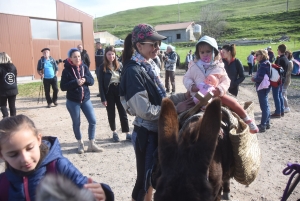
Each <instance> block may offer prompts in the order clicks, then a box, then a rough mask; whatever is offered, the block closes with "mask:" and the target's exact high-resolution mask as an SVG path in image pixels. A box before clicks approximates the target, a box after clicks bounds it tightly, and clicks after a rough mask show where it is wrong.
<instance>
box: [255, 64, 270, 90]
mask: <svg viewBox="0 0 300 201" xmlns="http://www.w3.org/2000/svg"><path fill="white" fill-rule="evenodd" d="M258 65H259V68H258V70H257V72H256V76H255V77H254V81H255V86H256V89H257V87H258V86H259V85H260V83H261V82H262V81H263V79H264V77H265V74H267V75H268V77H270V63H269V60H261V61H260V62H259V64H258Z"/></svg>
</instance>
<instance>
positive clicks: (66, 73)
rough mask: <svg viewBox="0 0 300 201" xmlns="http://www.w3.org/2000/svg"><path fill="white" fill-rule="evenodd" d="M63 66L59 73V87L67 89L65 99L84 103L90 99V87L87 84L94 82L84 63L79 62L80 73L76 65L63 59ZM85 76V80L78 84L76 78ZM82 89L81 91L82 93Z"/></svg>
mask: <svg viewBox="0 0 300 201" xmlns="http://www.w3.org/2000/svg"><path fill="white" fill-rule="evenodd" d="M64 63H65V65H64V66H65V68H64V70H63V72H62V75H61V81H60V88H61V90H62V91H67V99H68V100H70V101H73V102H77V103H84V102H86V101H88V100H89V99H90V89H89V87H88V86H92V85H93V84H94V78H93V76H92V74H91V73H90V71H89V68H88V67H87V66H86V65H85V64H81V65H80V66H79V68H80V75H79V72H78V70H77V67H76V66H74V65H72V64H70V63H69V61H68V60H64ZM79 78H85V80H86V82H85V83H84V84H83V85H82V86H79V85H78V83H77V79H79ZM82 91H83V93H82Z"/></svg>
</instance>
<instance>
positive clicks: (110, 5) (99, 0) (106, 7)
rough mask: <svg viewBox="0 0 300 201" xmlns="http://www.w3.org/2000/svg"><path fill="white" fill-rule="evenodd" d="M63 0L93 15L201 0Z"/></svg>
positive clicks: (99, 15)
mask: <svg viewBox="0 0 300 201" xmlns="http://www.w3.org/2000/svg"><path fill="white" fill-rule="evenodd" d="M61 1H62V2H64V3H66V4H69V5H70V6H73V7H75V8H77V9H79V10H81V11H83V12H85V13H88V14H90V15H92V16H94V17H95V16H96V17H101V16H104V15H109V14H112V13H116V12H119V11H124V10H129V9H134V8H141V7H148V6H158V5H170V4H178V2H179V3H187V2H195V1H200V0H139V1H134V3H132V2H133V1H130V0H85V1H83V0H61Z"/></svg>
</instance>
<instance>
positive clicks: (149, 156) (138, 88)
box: [0, 24, 293, 201]
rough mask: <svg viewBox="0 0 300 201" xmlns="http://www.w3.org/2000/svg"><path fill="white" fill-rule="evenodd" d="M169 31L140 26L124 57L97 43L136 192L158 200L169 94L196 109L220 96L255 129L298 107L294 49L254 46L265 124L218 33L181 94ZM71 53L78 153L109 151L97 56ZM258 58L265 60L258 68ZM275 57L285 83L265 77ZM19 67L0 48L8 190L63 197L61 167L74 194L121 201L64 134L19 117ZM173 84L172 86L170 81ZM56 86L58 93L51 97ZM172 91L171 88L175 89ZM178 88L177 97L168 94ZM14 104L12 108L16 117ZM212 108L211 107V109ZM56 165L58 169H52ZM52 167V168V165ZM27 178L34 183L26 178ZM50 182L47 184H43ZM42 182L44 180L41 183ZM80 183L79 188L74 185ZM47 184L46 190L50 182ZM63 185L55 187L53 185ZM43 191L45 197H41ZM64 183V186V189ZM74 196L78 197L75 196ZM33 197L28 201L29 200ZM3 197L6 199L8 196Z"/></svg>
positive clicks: (46, 62) (109, 105) (42, 69)
mask: <svg viewBox="0 0 300 201" xmlns="http://www.w3.org/2000/svg"><path fill="white" fill-rule="evenodd" d="M164 39H166V37H165V36H163V35H160V34H158V33H157V32H156V31H155V30H154V28H153V27H152V26H151V25H149V24H139V25H137V26H135V27H134V28H133V30H132V32H131V33H130V34H128V35H127V37H126V39H125V41H124V51H123V53H122V62H120V61H119V60H118V59H117V57H116V51H115V48H114V47H113V46H108V47H106V48H105V50H104V49H103V48H102V45H101V43H99V42H98V43H96V49H97V50H96V53H95V61H96V76H97V79H98V87H99V95H98V96H99V97H100V99H101V102H102V104H103V106H105V107H106V110H107V117H108V122H109V126H110V129H111V131H112V139H113V141H114V142H119V141H120V139H119V135H118V133H117V132H116V123H115V118H116V114H115V113H116V111H115V108H116V107H117V110H118V113H119V119H120V122H121V129H122V133H125V134H126V140H128V141H131V142H132V144H133V147H134V152H135V158H136V170H137V178H136V182H135V185H134V188H133V190H132V195H131V197H132V200H136V201H141V200H145V201H150V200H151V199H152V190H153V189H152V187H151V185H150V184H151V182H150V181H149V179H150V174H151V168H152V167H153V155H154V152H155V151H156V149H157V146H158V118H159V114H160V110H161V103H162V99H163V98H167V97H168V98H170V99H171V100H172V101H173V103H174V105H175V107H176V110H177V113H181V112H183V111H186V110H188V109H189V108H192V107H193V106H195V105H196V104H198V103H199V101H201V100H199V99H197V98H196V96H195V94H196V93H202V94H204V95H205V94H206V93H212V94H213V96H214V97H219V98H220V99H221V100H222V104H223V105H225V106H227V107H229V108H230V109H231V110H232V111H234V112H235V113H237V114H238V115H239V116H240V117H241V118H242V119H243V120H244V122H245V123H246V124H247V125H248V126H249V130H250V132H251V133H253V134H254V133H258V132H265V131H266V129H269V128H270V118H281V117H283V116H284V113H286V112H290V108H289V106H288V100H287V90H288V86H289V85H290V83H291V71H292V68H293V66H292V65H293V63H292V61H291V60H292V54H291V52H290V51H287V50H286V46H285V45H284V44H281V45H279V46H278V51H277V53H278V57H277V58H276V57H275V56H274V53H273V52H272V50H271V47H268V50H257V51H251V53H250V55H249V56H248V58H247V62H248V65H249V75H250V76H252V78H251V80H252V81H253V82H255V86H256V89H257V96H258V100H259V104H260V108H261V113H262V115H261V121H260V124H259V125H258V126H257V125H256V123H255V120H254V119H251V118H250V117H249V115H248V114H247V112H246V111H245V110H244V109H243V107H242V106H241V105H240V104H239V103H238V102H237V100H236V97H237V96H238V91H239V86H240V84H241V83H242V82H243V81H244V79H245V76H244V67H243V65H242V64H241V62H240V61H239V59H237V58H236V47H235V45H234V44H231V45H224V46H223V47H221V48H220V47H219V46H218V45H217V42H216V40H215V39H214V38H212V37H209V36H203V37H202V38H200V39H199V40H198V41H197V43H196V46H195V50H194V54H193V51H192V50H190V51H189V52H188V54H187V56H186V60H185V66H186V70H187V72H186V73H185V75H184V77H183V84H184V86H185V88H186V92H185V93H175V92H176V88H175V70H176V63H177V57H178V55H177V53H176V52H175V51H174V50H173V48H172V46H168V47H167V51H166V52H165V53H162V52H160V44H161V40H164ZM41 52H42V54H43V56H42V57H41V59H40V60H39V61H38V65H37V71H38V73H39V75H40V76H41V79H42V80H43V84H44V88H45V96H46V100H47V107H48V108H51V105H52V103H53V104H54V106H57V104H58V103H57V94H58V86H57V73H58V66H57V62H56V61H55V60H54V59H53V58H52V57H51V56H50V49H49V48H44V49H42V50H41ZM67 55H68V58H66V59H65V60H64V69H63V71H62V76H61V82H60V88H61V90H62V91H66V92H67V93H66V108H67V110H68V112H69V114H70V117H71V119H72V127H73V132H74V135H75V138H76V140H77V142H78V153H79V154H82V153H84V152H85V151H87V152H102V151H103V149H102V148H101V147H100V146H99V145H97V144H96V143H95V129H96V117H95V112H94V108H93V105H92V102H91V100H90V91H89V86H92V85H93V84H94V78H93V76H92V74H91V72H90V70H89V67H90V57H89V55H88V53H87V51H86V50H84V49H83V46H82V45H78V46H77V48H71V49H70V50H69V51H68V53H67ZM255 60H256V61H257V63H258V68H257V72H256V73H254V69H253V68H254V65H255ZM272 62H275V64H278V65H279V66H281V67H282V68H283V69H284V73H283V74H282V77H281V79H280V83H279V86H278V87H273V86H270V84H268V83H267V82H265V81H268V80H266V76H267V79H268V78H269V77H270V76H271V75H270V68H271V63H272ZM162 68H164V69H165V85H164V84H163V81H162V80H161V72H160V70H162ZM16 76H17V70H16V67H15V66H14V65H13V63H12V61H11V59H10V57H9V56H8V55H7V54H6V53H0V90H1V92H2V91H3V92H5V93H1V97H0V103H1V111H2V114H3V118H4V119H3V120H2V121H0V157H1V158H2V159H3V160H4V161H5V164H6V170H5V173H2V175H4V176H3V177H0V178H1V179H2V180H0V181H1V182H6V181H7V182H9V183H4V184H7V185H6V186H7V187H6V188H2V186H1V185H3V184H2V183H1V182H0V187H1V189H0V195H1V196H3V197H5V198H9V199H10V200H25V199H26V200H28V199H29V198H30V200H38V198H42V197H43V196H46V197H47V196H54V197H55V196H59V195H61V194H63V193H58V192H59V191H61V192H65V191H68V190H69V189H67V188H65V186H63V185H62V184H61V183H62V181H63V180H64V178H51V177H49V178H48V177H46V178H45V179H43V177H45V175H46V173H47V172H51V171H54V172H57V173H59V174H61V175H63V176H64V177H65V178H66V179H69V180H71V184H70V188H72V189H75V188H80V189H85V190H88V192H87V191H81V190H77V191H76V193H73V194H72V196H75V197H76V196H77V197H80V196H82V195H81V193H82V194H84V195H86V196H87V197H91V200H108V201H110V200H114V194H113V192H112V190H111V189H110V187H109V186H108V185H106V184H102V183H101V184H98V183H95V182H93V180H92V179H91V178H87V177H85V176H82V174H81V173H80V172H79V171H78V170H77V169H76V167H75V166H74V165H73V164H72V163H71V162H70V161H69V160H68V159H67V158H65V157H63V156H62V155H61V152H60V145H59V142H58V139H57V138H56V137H43V136H42V134H41V133H40V132H39V131H38V129H37V128H36V127H35V125H34V122H33V121H32V120H31V119H29V118H28V117H27V116H25V115H17V114H16V107H15V101H16V95H17V94H18V89H17V81H16ZM170 83H171V86H170ZM50 86H52V89H53V96H52V98H51V96H50ZM271 89H272V93H273V98H274V102H275V108H276V109H275V112H274V113H273V114H271V112H270V106H269V103H268V94H269V92H270V91H271ZM170 92H171V93H170ZM168 93H170V94H168ZM7 101H8V103H9V108H10V116H11V117H8V116H9V115H8V111H7V108H6V107H7V105H6V104H7ZM203 109H204V110H205V108H203ZM80 111H82V112H83V114H84V115H85V117H86V119H87V121H88V124H89V125H88V139H89V144H88V149H87V150H85V149H84V143H83V139H82V138H83V136H82V133H81V130H80ZM127 114H129V115H132V116H135V119H134V121H133V125H134V128H133V131H132V133H131V134H130V132H129V123H128V118H127ZM50 166H53V167H54V170H53V167H52V168H49V167H50ZM51 169H52V170H51ZM3 178H5V180H3ZM22 178H26V180H27V182H24V183H23V179H22ZM40 181H42V182H40ZM39 183H41V184H40V185H39ZM72 184H75V185H76V186H72ZM45 186H46V187H45ZM47 186H51V188H53V189H55V190H53V191H50V192H49V191H48V189H49V188H47ZM36 188H38V189H40V190H38V191H37V192H38V194H36ZM58 188H59V189H60V190H58ZM24 192H25V193H24ZM69 196H71V195H69ZM27 198H28V199H27ZM0 200H1V199H0Z"/></svg>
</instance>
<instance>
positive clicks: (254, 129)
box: [245, 120, 259, 134]
mask: <svg viewBox="0 0 300 201" xmlns="http://www.w3.org/2000/svg"><path fill="white" fill-rule="evenodd" d="M245 123H246V124H248V126H249V128H250V133H252V134H254V133H258V132H259V128H258V127H257V126H256V124H255V122H254V121H252V120H248V121H246V122H245Z"/></svg>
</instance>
